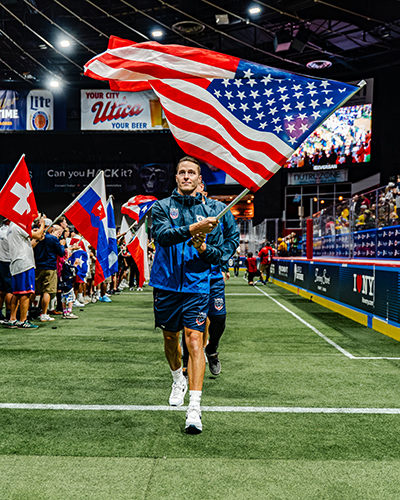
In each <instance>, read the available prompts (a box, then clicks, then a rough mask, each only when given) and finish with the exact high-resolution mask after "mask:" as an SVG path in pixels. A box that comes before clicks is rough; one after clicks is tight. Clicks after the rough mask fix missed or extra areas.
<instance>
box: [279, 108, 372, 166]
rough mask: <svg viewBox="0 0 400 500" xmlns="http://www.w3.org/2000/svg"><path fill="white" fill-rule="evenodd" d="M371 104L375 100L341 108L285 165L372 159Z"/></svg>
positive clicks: (338, 163) (356, 161) (366, 160)
mask: <svg viewBox="0 0 400 500" xmlns="http://www.w3.org/2000/svg"><path fill="white" fill-rule="evenodd" d="M371 108H372V105H371V104H360V105H357V106H345V107H343V108H339V109H338V110H337V111H336V112H335V113H334V114H333V115H332V116H330V117H329V118H328V119H327V120H326V121H325V122H324V123H323V124H322V125H321V126H320V127H318V128H317V129H316V130H314V132H313V133H312V134H311V135H310V136H309V137H308V138H307V139H306V141H304V142H303V144H302V145H301V146H300V147H299V148H298V149H297V151H295V152H294V153H293V155H292V156H291V157H290V158H289V160H288V161H287V162H286V163H285V165H284V166H285V168H302V167H310V166H312V167H314V166H316V165H321V166H322V165H338V166H339V165H346V166H349V165H350V164H353V163H365V162H369V161H370V160H371Z"/></svg>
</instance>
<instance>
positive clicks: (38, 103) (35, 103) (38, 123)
mask: <svg viewBox="0 0 400 500" xmlns="http://www.w3.org/2000/svg"><path fill="white" fill-rule="evenodd" d="M53 101H54V100H53V94H52V93H51V92H50V91H48V90H32V91H31V92H29V94H28V96H27V98H26V129H27V130H53V128H54V127H53V126H54V118H53V108H54V103H53Z"/></svg>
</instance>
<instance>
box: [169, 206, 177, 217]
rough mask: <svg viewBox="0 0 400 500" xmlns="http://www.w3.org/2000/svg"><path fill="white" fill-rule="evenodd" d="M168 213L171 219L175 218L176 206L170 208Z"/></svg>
mask: <svg viewBox="0 0 400 500" xmlns="http://www.w3.org/2000/svg"><path fill="white" fill-rule="evenodd" d="M169 215H170V216H171V219H177V218H178V216H179V210H178V209H177V208H171V209H170V211H169Z"/></svg>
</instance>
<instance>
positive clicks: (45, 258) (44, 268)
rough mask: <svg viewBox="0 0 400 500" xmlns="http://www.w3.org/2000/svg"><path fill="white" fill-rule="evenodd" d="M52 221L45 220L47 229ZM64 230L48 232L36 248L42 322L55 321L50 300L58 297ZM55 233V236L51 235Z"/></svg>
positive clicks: (36, 282) (58, 229)
mask: <svg viewBox="0 0 400 500" xmlns="http://www.w3.org/2000/svg"><path fill="white" fill-rule="evenodd" d="M51 224H52V221H51V220H50V219H45V227H46V228H50V226H51ZM61 232H62V229H61V228H60V227H57V228H55V229H53V230H50V231H47V233H46V234H45V235H44V238H43V239H42V240H41V241H39V242H38V244H37V245H36V246H35V248H34V255H35V262H36V272H35V288H36V294H37V295H41V297H42V300H41V309H42V313H41V315H40V316H39V320H40V321H42V322H47V321H54V318H52V317H51V316H49V314H47V310H48V308H49V304H50V300H51V299H52V298H53V297H55V296H56V295H57V256H59V257H64V252H65V248H64V244H65V240H62V243H63V244H61V242H60V241H59V239H58V237H59V236H61ZM50 233H54V234H50Z"/></svg>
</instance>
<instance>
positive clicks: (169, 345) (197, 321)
mask: <svg viewBox="0 0 400 500" xmlns="http://www.w3.org/2000/svg"><path fill="white" fill-rule="evenodd" d="M175 178H176V182H177V189H175V190H174V192H173V193H172V196H170V197H169V198H166V199H164V200H161V201H156V202H155V203H154V205H153V212H152V220H153V235H154V241H155V243H156V253H155V257H154V263H153V267H152V271H151V279H150V285H151V286H153V287H154V315H155V324H156V326H159V327H160V328H161V329H162V330H163V334H164V350H165V355H166V358H167V360H168V362H169V365H170V368H171V372H172V377H173V384H172V392H171V395H170V398H169V403H170V405H172V406H181V405H183V402H184V397H185V394H186V391H187V383H186V378H185V377H184V375H183V374H182V366H181V348H180V344H179V333H180V331H181V330H182V328H184V335H185V339H186V345H187V347H188V351H189V363H188V378H189V388H190V401H189V408H188V411H187V414H186V425H185V430H186V431H187V432H188V433H199V432H201V431H202V422H201V411H200V399H201V392H202V387H203V379H204V371H205V360H204V353H203V332H204V328H205V323H206V317H207V312H208V302H209V292H210V286H209V279H210V272H211V265H212V264H214V265H216V264H218V263H219V261H220V259H221V256H222V243H223V241H222V233H221V229H220V227H219V226H218V220H217V219H216V218H215V217H214V212H213V211H212V209H211V208H210V207H209V206H208V205H207V204H205V203H203V200H202V196H201V195H200V194H199V193H197V192H196V189H197V186H198V184H199V182H200V181H201V175H200V165H199V163H198V161H197V160H196V159H194V158H192V157H187V156H186V157H184V158H182V159H181V160H180V161H179V163H178V165H177V170H176V177H175ZM206 235H207V238H206ZM189 241H191V242H192V244H190V245H189V244H188V243H189Z"/></svg>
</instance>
